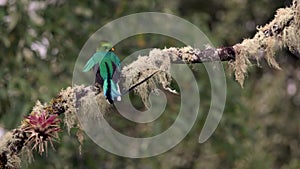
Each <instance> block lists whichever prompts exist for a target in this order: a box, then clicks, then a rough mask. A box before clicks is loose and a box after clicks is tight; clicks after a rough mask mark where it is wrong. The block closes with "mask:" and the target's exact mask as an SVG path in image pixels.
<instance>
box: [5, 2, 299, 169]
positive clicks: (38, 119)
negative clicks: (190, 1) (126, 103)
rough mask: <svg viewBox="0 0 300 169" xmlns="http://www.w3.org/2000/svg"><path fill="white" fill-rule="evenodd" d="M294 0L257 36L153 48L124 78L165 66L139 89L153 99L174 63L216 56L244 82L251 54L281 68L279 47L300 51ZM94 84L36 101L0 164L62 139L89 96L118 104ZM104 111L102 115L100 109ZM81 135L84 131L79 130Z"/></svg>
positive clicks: (130, 81)
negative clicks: (198, 46) (216, 44)
mask: <svg viewBox="0 0 300 169" xmlns="http://www.w3.org/2000/svg"><path fill="white" fill-rule="evenodd" d="M299 3H300V2H299V0H294V1H293V4H292V6H291V7H289V8H281V9H278V10H277V13H276V15H275V17H274V19H273V20H272V21H271V22H270V23H269V24H266V25H265V26H263V27H258V32H257V33H256V34H255V36H254V37H253V38H252V39H245V40H244V41H242V42H241V43H239V44H235V45H233V46H231V47H221V48H216V49H214V48H210V47H208V48H206V49H204V50H199V49H194V48H192V47H184V48H168V49H161V50H160V49H154V50H152V51H151V52H150V53H149V56H148V57H139V58H138V59H137V60H136V61H135V62H133V63H131V64H130V65H128V66H126V67H124V69H123V70H122V75H123V76H122V79H123V80H124V84H125V86H124V87H125V88H129V87H130V86H132V85H134V84H136V83H137V82H139V81H140V80H143V79H144V78H145V77H147V76H148V75H149V74H151V73H153V71H157V70H161V71H160V73H157V74H156V75H155V76H153V77H152V78H151V79H150V80H149V81H147V83H144V84H142V85H141V86H139V87H137V88H136V89H135V92H137V93H138V94H139V95H140V96H141V97H142V99H143V101H144V103H145V105H147V104H148V101H147V99H148V96H149V93H150V92H151V90H152V89H154V88H155V87H156V85H160V86H162V87H163V88H165V89H168V85H169V84H170V81H171V76H170V65H171V63H189V64H194V63H202V62H212V61H229V62H230V63H231V65H232V68H233V70H234V72H235V77H236V79H237V81H238V82H239V83H240V84H241V85H243V83H244V79H245V74H246V73H247V67H248V66H249V65H250V63H251V62H250V60H260V59H262V58H265V59H266V60H267V62H268V63H269V65H270V66H271V67H274V68H276V69H280V67H279V65H278V63H277V62H276V61H275V53H276V51H277V50H280V49H281V48H286V49H288V50H290V51H291V52H293V53H300V31H299V27H300V5H299ZM98 92H99V90H98V89H97V88H95V86H87V87H84V86H75V87H68V88H67V89H65V90H62V91H61V92H60V93H59V94H58V96H57V97H56V98H54V99H53V100H52V101H51V102H50V103H46V104H41V103H40V102H39V101H37V103H36V105H35V106H34V108H33V109H32V112H31V113H30V115H29V116H27V117H26V118H24V120H23V121H22V122H21V125H20V126H19V127H18V128H16V129H14V130H12V131H11V132H8V133H7V134H6V135H5V136H4V138H3V139H2V140H1V142H0V168H1V169H16V168H20V158H19V156H20V154H21V152H22V151H24V150H29V151H31V150H32V149H37V150H38V151H39V153H43V152H46V151H47V145H48V143H50V144H51V145H52V140H55V139H57V133H58V132H59V131H60V130H61V129H60V119H59V116H60V115H61V114H64V123H65V124H66V126H67V129H68V130H70V128H73V127H77V128H79V130H80V125H79V122H78V119H77V116H76V113H77V111H78V107H79V106H82V105H85V106H88V105H86V104H87V103H88V100H89V99H96V100H97V101H98V104H99V107H100V109H102V110H103V111H101V112H105V111H107V110H112V109H113V106H112V105H110V104H108V103H107V102H106V101H105V98H104V97H103V95H101V94H97V93H98ZM101 116H102V115H101ZM78 138H79V140H80V141H82V135H81V134H80V132H79V134H78Z"/></svg>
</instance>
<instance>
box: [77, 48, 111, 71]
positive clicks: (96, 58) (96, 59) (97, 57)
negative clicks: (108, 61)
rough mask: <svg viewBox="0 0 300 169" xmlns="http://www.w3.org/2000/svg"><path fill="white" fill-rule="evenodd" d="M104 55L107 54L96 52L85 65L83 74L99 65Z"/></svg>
mask: <svg viewBox="0 0 300 169" xmlns="http://www.w3.org/2000/svg"><path fill="white" fill-rule="evenodd" d="M106 53H107V52H96V53H95V54H94V55H93V56H92V57H91V58H90V59H89V60H88V62H87V63H86V64H85V66H84V68H83V72H87V71H89V70H91V69H92V68H93V67H94V66H95V64H97V63H99V62H100V61H101V60H102V59H103V58H104V56H105V55H106Z"/></svg>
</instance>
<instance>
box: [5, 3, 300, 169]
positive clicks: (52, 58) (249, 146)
mask: <svg viewBox="0 0 300 169" xmlns="http://www.w3.org/2000/svg"><path fill="white" fill-rule="evenodd" d="M290 4H291V0H276V1H274V0H226V1H220V0H210V1H204V0H198V1H197V0H164V1H158V0H154V1H146V0H133V1H125V0H105V1H97V0H89V1H80V0H72V1H67V0H45V1H29V0H0V52H1V55H0V65H1V69H0V77H1V79H0V118H1V119H0V126H1V127H3V128H5V129H7V130H9V129H12V128H15V127H17V126H18V125H19V124H20V120H21V119H22V118H23V117H24V116H25V115H26V114H28V113H29V112H30V111H31V108H32V106H33V105H34V103H35V101H36V100H41V101H43V102H49V101H50V100H51V98H53V97H55V96H56V94H57V93H58V92H59V91H60V90H61V88H66V87H67V86H70V85H71V83H72V72H73V66H74V63H75V61H76V58H77V56H78V53H79V51H80V50H81V48H82V46H83V45H84V43H85V41H86V40H87V39H88V38H89V37H90V35H92V34H93V33H94V32H95V31H96V30H98V29H99V28H100V27H101V26H103V25H105V24H106V23H108V22H110V21H112V20H114V19H117V18H119V17H122V16H124V15H128V14H132V13H137V12H146V11H156V12H166V13H170V14H174V15H177V16H179V17H182V18H184V19H186V20H188V21H190V22H192V23H193V24H195V25H196V26H198V27H199V28H200V29H201V30H202V31H204V33H205V34H206V35H207V36H208V37H209V38H210V40H211V41H212V43H213V44H214V45H215V46H226V45H233V44H236V43H238V42H241V41H242V40H243V39H244V38H251V37H252V36H253V35H254V33H255V31H256V26H257V25H264V24H265V23H267V22H268V21H270V20H271V19H272V18H273V16H274V14H275V9H277V8H279V7H285V6H287V5H290ZM165 46H168V47H169V46H182V44H181V43H180V42H177V41H174V39H171V38H168V37H163V36H161V37H160V36H148V35H138V36H134V37H132V38H129V39H127V40H126V41H124V43H120V44H118V45H117V49H116V51H117V52H116V53H117V54H118V55H120V56H121V58H124V57H125V56H126V55H128V54H130V53H132V52H134V51H136V50H140V49H143V48H147V47H159V48H163V47H165ZM277 58H278V62H279V63H280V65H281V67H282V70H281V71H278V70H273V69H270V68H269V67H268V66H267V64H266V63H265V62H264V61H262V62H261V63H260V67H257V66H252V67H251V68H250V70H249V73H248V76H247V79H246V82H245V86H244V88H243V89H242V88H241V87H240V86H239V85H238V84H237V82H236V81H234V77H233V75H232V72H230V71H229V68H228V64H227V63H224V67H225V69H226V76H227V103H226V108H225V111H224V114H223V117H222V120H221V123H220V124H219V126H218V128H217V130H216V131H215V133H214V134H213V136H212V137H211V138H210V139H209V140H208V141H206V142H205V143H204V144H199V143H198V136H199V134H200V131H201V128H202V126H203V123H204V120H205V117H206V115H205V112H207V110H208V108H209V105H210V90H208V89H209V88H210V85H209V80H208V77H207V73H206V71H205V69H204V67H203V65H201V64H199V65H195V66H192V68H193V72H194V73H195V75H196V76H198V77H201V78H198V79H199V81H198V84H199V86H200V95H201V104H200V105H201V108H200V111H201V112H203V113H204V115H202V116H199V117H198V119H197V122H196V124H195V125H194V127H193V128H192V130H191V132H190V133H189V134H188V135H187V137H186V138H185V139H184V140H183V141H182V142H181V143H179V144H178V145H177V146H176V147H175V148H173V149H171V150H170V151H168V152H166V153H163V154H161V155H159V156H156V157H151V158H145V159H129V158H123V157H118V156H116V155H113V154H110V153H108V152H106V151H105V150H103V149H101V148H99V147H98V146H97V145H96V144H94V143H93V142H92V141H91V140H90V139H88V138H86V139H85V141H84V144H83V147H82V155H79V151H78V146H79V143H78V141H77V139H76V136H75V134H74V133H75V132H76V131H75V130H73V131H72V132H71V135H68V134H67V133H66V132H63V133H62V134H61V136H60V137H61V139H60V141H59V144H58V143H56V144H55V147H56V150H55V151H54V150H50V151H49V152H48V155H43V156H39V155H38V154H37V153H34V159H35V161H34V162H33V163H31V164H28V163H26V162H23V163H22V165H23V167H22V168H30V169H39V168H45V169H53V168H55V169H87V168H90V169H94V168H95V169H96V168H97V169H98V168H104V169H105V168H107V169H108V168H109V169H110V168H115V169H121V168H122V169H123V168H124V169H133V168H143V169H157V168H163V169H169V168H170V169H171V168H172V169H173V168H176V169H190V168H191V169H192V168H193V169H217V168H222V169H231V168H236V169H240V168H243V169H244V168H247V169H260V168H261V169H265V168H267V169H299V168H300V123H299V119H300V91H299V86H300V67H299V64H300V63H299V56H298V57H297V56H295V55H293V54H291V53H290V52H288V51H286V50H283V51H281V52H278V53H277ZM134 100H135V105H136V107H138V106H139V103H138V99H136V98H134ZM169 101H170V102H169V104H168V109H167V112H166V113H164V115H163V116H162V117H161V118H160V119H159V120H158V121H157V122H153V123H150V124H146V125H142V124H135V123H130V122H128V121H125V120H122V119H121V118H120V117H118V115H113V116H111V117H107V118H108V119H109V121H110V122H111V123H112V125H113V126H114V127H115V128H117V129H118V130H119V131H120V132H122V133H126V134H128V135H139V136H151V135H153V133H154V135H155V134H157V133H160V132H162V131H164V130H165V129H166V128H167V127H168V126H170V125H171V124H172V123H173V122H174V119H175V118H176V115H177V112H176V111H177V108H178V107H179V106H180V105H178V102H177V101H178V98H171V99H170V100H169ZM172 110H173V111H172ZM174 111H175V112H174Z"/></svg>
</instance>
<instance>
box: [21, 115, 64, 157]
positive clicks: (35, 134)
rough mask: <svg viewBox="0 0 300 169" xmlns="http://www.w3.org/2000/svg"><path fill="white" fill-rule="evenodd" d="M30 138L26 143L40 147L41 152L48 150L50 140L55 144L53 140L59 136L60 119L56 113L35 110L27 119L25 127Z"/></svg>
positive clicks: (36, 147) (35, 147) (34, 147)
mask: <svg viewBox="0 0 300 169" xmlns="http://www.w3.org/2000/svg"><path fill="white" fill-rule="evenodd" d="M23 129H24V132H25V133H26V134H27V136H28V139H27V141H26V143H25V144H27V145H29V146H32V149H38V151H39V153H43V152H44V151H46V152H47V147H48V142H50V144H51V146H52V147H53V148H54V146H53V142H52V141H53V140H54V139H57V138H58V132H59V131H61V129H60V119H59V118H58V115H56V114H48V113H47V112H46V111H43V112H33V113H31V114H30V115H29V116H27V117H26V119H25V125H24V127H23Z"/></svg>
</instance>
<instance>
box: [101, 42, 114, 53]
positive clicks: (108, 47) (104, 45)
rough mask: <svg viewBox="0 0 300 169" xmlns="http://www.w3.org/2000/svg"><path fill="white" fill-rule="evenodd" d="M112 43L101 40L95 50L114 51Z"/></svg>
mask: <svg viewBox="0 0 300 169" xmlns="http://www.w3.org/2000/svg"><path fill="white" fill-rule="evenodd" d="M114 50H115V49H114V48H113V45H112V44H111V43H109V42H101V43H100V45H99V46H98V48H97V51H101V52H111V51H114Z"/></svg>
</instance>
